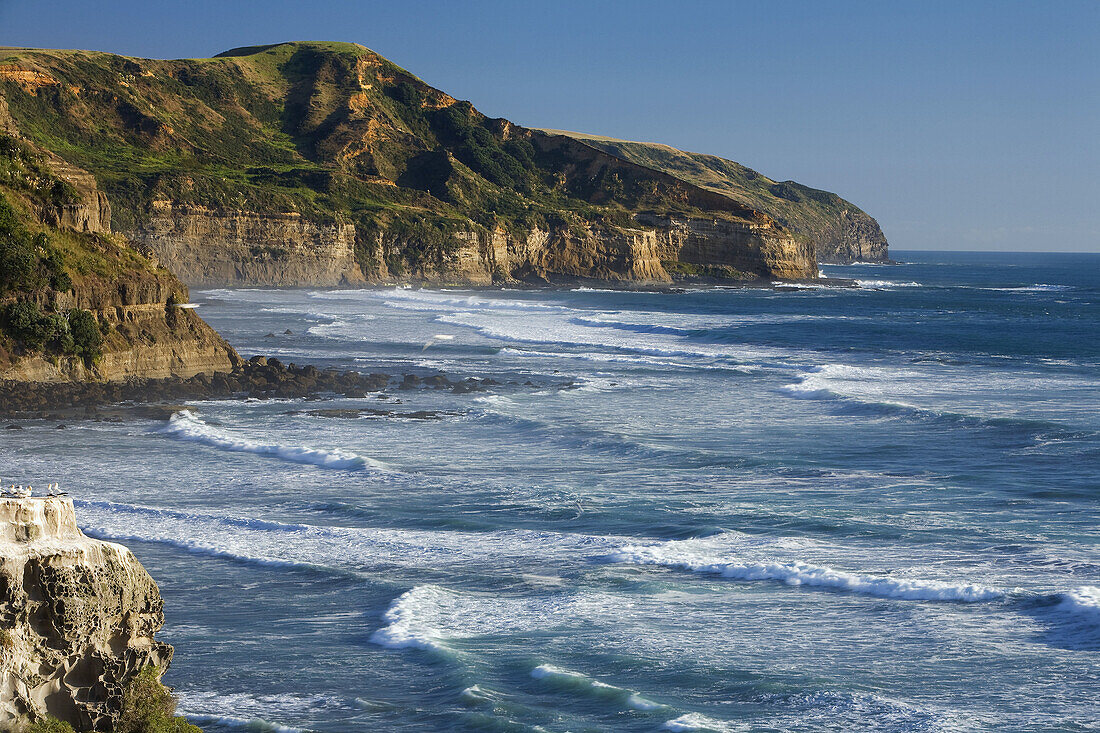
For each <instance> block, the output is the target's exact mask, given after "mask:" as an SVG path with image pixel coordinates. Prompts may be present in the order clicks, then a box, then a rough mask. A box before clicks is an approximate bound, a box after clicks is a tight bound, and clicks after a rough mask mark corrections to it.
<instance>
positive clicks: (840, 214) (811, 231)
mask: <svg viewBox="0 0 1100 733" xmlns="http://www.w3.org/2000/svg"><path fill="white" fill-rule="evenodd" d="M545 132H550V133H557V134H562V135H568V136H570V137H573V138H576V139H577V140H581V141H582V142H584V143H585V144H587V145H591V146H592V147H594V148H597V149H599V150H603V151H605V152H607V153H610V154H611V155H615V156H617V157H620V158H622V159H624V160H629V161H630V162H632V163H637V164H638V165H642V166H646V167H648V168H653V169H654V170H659V171H664V172H665V173H668V174H670V175H673V176H676V177H677V178H680V179H682V180H684V181H687V182H688V183H692V184H695V185H696V186H701V187H703V188H706V189H709V190H712V191H716V192H718V193H721V194H725V195H727V196H730V197H732V198H735V199H737V200H738V201H743V202H745V203H746V204H748V205H749V206H751V207H753V208H755V209H759V210H760V211H764V212H766V213H768V214H770V215H771V216H773V217H774V218H775V219H776V220H778V221H779V222H780V223H781V224H783V225H784V226H785V227H787V228H788V229H790V230H791V232H793V233H794V234H795V236H796V237H799V238H802V239H804V240H807V241H811V242H813V244H814V245H815V248H816V250H817V256H818V259H819V260H822V261H829V262H847V261H852V260H858V259H864V260H886V259H888V256H887V243H886V237H885V236H883V234H882V229H881V228H879V225H878V222H877V221H875V220H874V219H873V218H872V217H871V216H870V215H868V214H867V213H866V212H864V211H863V210H862V209H860V208H859V207H857V206H856V205H855V204H852V203H851V202H849V201H845V200H844V199H842V198H841V197H840V196H837V195H836V194H835V193H830V192H829V191H822V190H819V189H816V188H810V187H809V186H804V185H802V184H801V183H796V182H795V181H774V180H772V179H771V178H768V177H767V176H765V175H763V174H761V173H758V172H756V171H754V170H753V169H751V168H747V167H745V166H743V165H741V164H740V163H735V162H734V161H732V160H726V159H725V158H719V157H717V156H715V155H704V154H701V153H687V152H684V151H682V150H677V149H676V148H673V147H669V146H668V145H661V144H659V143H642V142H632V141H628V140H616V139H614V138H609V137H602V136H599V135H586V134H584V133H579V132H566V131H561V130H545Z"/></svg>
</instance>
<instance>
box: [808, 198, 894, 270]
mask: <svg viewBox="0 0 1100 733" xmlns="http://www.w3.org/2000/svg"><path fill="white" fill-rule="evenodd" d="M836 229H837V232H836V233H834V234H833V236H831V237H829V236H826V237H823V238H822V241H823V243H824V244H823V246H821V247H819V256H818V259H820V260H821V261H822V262H826V263H829V262H831V263H835V264H846V263H849V262H888V261H889V260H890V252H889V248H888V245H887V243H886V237H884V236H883V234H882V229H881V228H880V227H879V225H878V222H877V221H875V220H874V219H873V218H871V217H870V216H868V215H867V214H865V213H863V212H862V211H851V210H847V209H846V210H844V212H842V214H841V218H840V222H839V224H838V226H837V227H836Z"/></svg>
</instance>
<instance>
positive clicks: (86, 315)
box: [69, 309, 103, 365]
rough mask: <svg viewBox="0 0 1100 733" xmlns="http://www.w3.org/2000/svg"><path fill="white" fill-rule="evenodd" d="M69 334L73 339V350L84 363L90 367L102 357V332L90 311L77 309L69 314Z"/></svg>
mask: <svg viewBox="0 0 1100 733" xmlns="http://www.w3.org/2000/svg"><path fill="white" fill-rule="evenodd" d="M69 333H70V334H71V335H72V339H73V347H74V348H73V350H74V351H75V352H76V353H77V354H79V355H80V356H83V357H84V361H85V363H88V364H89V365H90V363H91V362H93V361H95V360H96V359H98V358H99V357H100V356H102V355H103V352H102V350H101V348H100V347H102V346H103V332H102V331H101V330H100V328H99V322H98V321H97V320H96V319H95V316H93V315H92V314H91V312H90V311H85V310H79V309H78V310H74V311H71V312H70V313H69Z"/></svg>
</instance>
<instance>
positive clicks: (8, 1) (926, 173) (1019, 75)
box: [0, 0, 1100, 251]
mask: <svg viewBox="0 0 1100 733" xmlns="http://www.w3.org/2000/svg"><path fill="white" fill-rule="evenodd" d="M289 40H343V41H354V42H357V43H361V44H363V45H365V46H368V47H370V48H372V49H374V50H376V51H378V52H379V53H381V54H383V55H384V56H386V57H388V58H389V59H391V60H393V61H394V62H396V63H398V64H400V65H402V66H404V67H405V68H407V69H409V70H410V71H412V72H414V73H415V74H417V75H418V76H420V77H421V78H423V79H424V80H425V81H427V82H428V83H429V84H432V85H434V86H437V87H440V88H442V89H444V90H445V91H447V92H448V93H450V94H452V95H454V96H456V97H458V98H461V99H469V100H470V101H472V102H473V103H474V105H475V106H477V107H478V108H479V109H481V110H482V111H483V112H485V113H487V114H489V115H492V116H499V117H507V118H509V119H511V120H513V121H515V122H518V123H521V124H524V125H529V126H535V127H554V128H563V129H570V130H581V131H586V132H596V133H600V134H604V135H610V136H613V137H620V138H626V139H632V140H653V141H659V142H664V143H668V144H670V145H674V146H676V147H680V148H683V149H686V150H692V151H699V152H707V153H714V154H716V155H721V156H723V157H727V158H731V159H733V160H737V161H740V162H742V163H744V164H746V165H749V166H751V167H753V168H756V169H758V170H760V171H761V172H763V173H765V174H766V175H768V176H770V177H772V178H776V179H779V180H783V179H794V180H796V181H800V182H802V183H806V184H808V185H812V186H817V187H820V188H825V189H829V190H832V191H836V192H837V193H839V194H841V195H842V196H845V197H847V198H849V199H851V200H852V201H854V202H856V203H857V204H858V205H860V206H861V207H863V208H864V209H866V210H867V211H868V212H870V213H871V214H872V215H873V216H875V217H877V218H878V220H879V222H880V223H881V224H882V226H883V229H884V230H885V231H886V235H887V237H888V238H889V239H890V242H891V245H892V246H894V247H895V248H898V249H1003V250H1049V251H1100V2H1095V1H1085V2H1058V1H1056V0H1045V1H1036V2H1013V1H1012V0H1001V1H1000V2H965V1H963V0H955V1H954V2H933V1H926V2H910V3H903V2H893V1H884V0H868V1H867V2H845V1H833V2H768V1H763V0H761V1H758V2H757V1H754V2H736V1H733V0H731V1H728V2H720V1H716V2H692V1H691V0H670V1H669V2H662V3H655V2H644V1H638V2H626V1H623V2H603V1H601V0H587V1H586V2H572V1H571V0H551V1H548V2H541V3H533V2H524V1H523V0H511V1H510V2H487V1H482V2H478V1H471V2H457V1H451V2H443V1H439V2H428V1H426V0H424V1H417V0H389V1H387V2H371V1H370V0H354V1H353V0H347V1H344V0H330V1H325V0H312V1H307V0H297V1H296V2H284V1H282V0H265V1H264V2H254V1H251V0H242V1H239V2H235V1H234V0H219V1H210V0H187V1H186V2H185V1H183V0H175V1H173V2H157V1H156V0H144V1H135V0H111V1H110V2H90V1H89V0H78V1H72V0H59V1H53V2H49V1H42V2H31V0H0V45H17V46H44V47H51V48H90V49H97V50H103V51H115V52H118V53H123V54H128V55H133V56H146V57H153V58H179V57H189V56H210V55H213V54H215V53H217V52H219V51H222V50H225V49H228V48H232V47H234V46H243V45H251V44H260V43H272V42H277V41H289Z"/></svg>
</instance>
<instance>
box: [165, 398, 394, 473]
mask: <svg viewBox="0 0 1100 733" xmlns="http://www.w3.org/2000/svg"><path fill="white" fill-rule="evenodd" d="M160 432H161V433H163V434H165V435H171V436H172V437H175V438H179V439H180V440H187V441H191V442H194V443H201V444H203V445H208V446H210V447H212V448H218V449H219V450H224V451H230V452H234V453H253V454H255V455H259V456H271V457H274V458H279V459H281V460H284V461H290V462H291V463H304V464H308V465H312V466H320V467H321V468H334V469H340V470H345V471H362V470H366V469H369V468H375V469H381V468H383V464H382V463H380V462H379V461H376V460H374V459H372V458H368V457H366V456H361V455H358V454H356V453H352V452H351V451H346V450H343V449H341V448H307V447H304V446H288V445H279V444H277V443H257V442H255V441H252V440H248V439H247V438H241V437H238V436H235V435H232V434H231V433H228V432H225V431H222V430H219V429H218V428H215V427H214V426H212V425H210V424H208V423H206V422H204V421H203V420H202V418H200V417H199V416H198V415H196V414H195V413H194V412H192V411H191V410H180V411H179V412H177V413H175V414H173V415H172V417H171V419H170V420H169V421H168V425H166V426H165V427H164V428H162V429H161V430H160Z"/></svg>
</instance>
